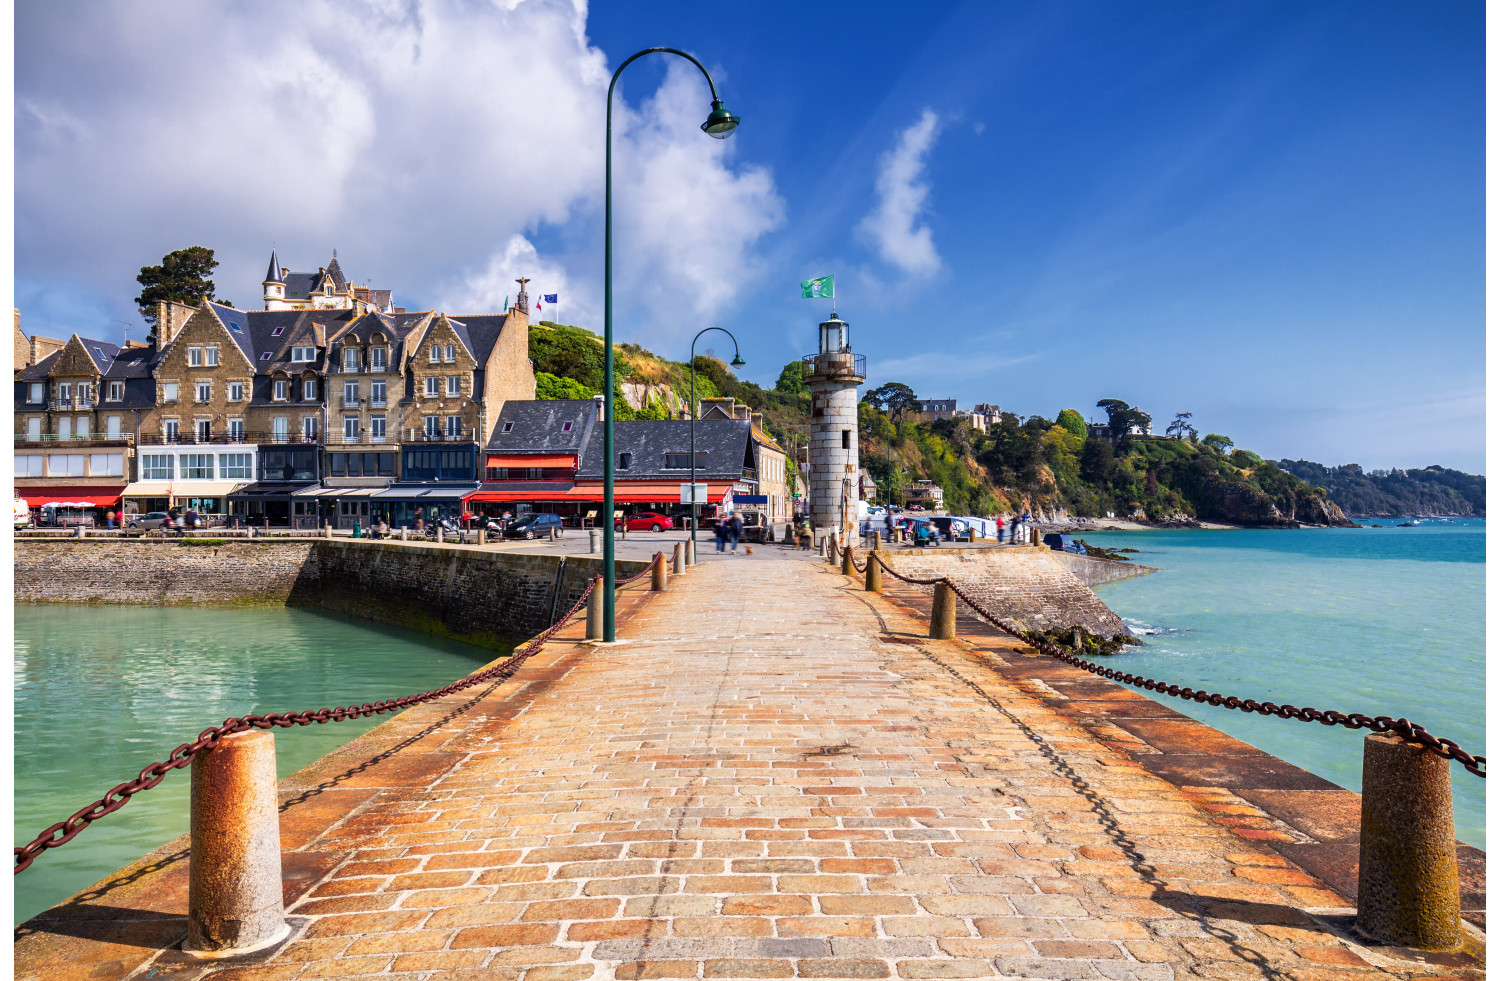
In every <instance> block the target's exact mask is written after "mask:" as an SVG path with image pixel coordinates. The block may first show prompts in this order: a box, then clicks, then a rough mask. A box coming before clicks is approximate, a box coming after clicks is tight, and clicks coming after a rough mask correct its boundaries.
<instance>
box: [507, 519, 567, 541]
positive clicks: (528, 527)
mask: <svg viewBox="0 0 1500 981" xmlns="http://www.w3.org/2000/svg"><path fill="white" fill-rule="evenodd" d="M562 526H563V523H562V519H561V518H559V517H558V516H557V515H555V514H528V515H525V516H523V517H520V518H517V519H516V520H515V521H512V522H511V523H510V527H508V528H506V529H505V537H506V538H540V537H541V536H543V535H546V534H549V533H551V531H552V529H553V528H556V529H557V531H558V534H562Z"/></svg>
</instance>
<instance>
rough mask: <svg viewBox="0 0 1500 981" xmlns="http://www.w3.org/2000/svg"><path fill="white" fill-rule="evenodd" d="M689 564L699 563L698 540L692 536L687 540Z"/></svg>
mask: <svg viewBox="0 0 1500 981" xmlns="http://www.w3.org/2000/svg"><path fill="white" fill-rule="evenodd" d="M687 564H688V565H697V564H698V542H697V541H696V540H695V539H692V538H689V539H688V540H687Z"/></svg>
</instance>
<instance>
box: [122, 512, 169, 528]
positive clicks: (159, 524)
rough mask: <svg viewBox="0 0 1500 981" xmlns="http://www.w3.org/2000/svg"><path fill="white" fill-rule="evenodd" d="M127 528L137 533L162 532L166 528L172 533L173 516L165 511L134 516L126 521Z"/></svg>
mask: <svg viewBox="0 0 1500 981" xmlns="http://www.w3.org/2000/svg"><path fill="white" fill-rule="evenodd" d="M125 527H126V528H130V529H133V530H136V531H160V530H161V529H162V528H163V527H165V528H166V529H167V530H168V531H170V530H171V528H172V516H171V515H170V514H168V513H167V512H165V511H147V512H146V513H145V514H133V515H131V516H130V517H128V518H126V519H125Z"/></svg>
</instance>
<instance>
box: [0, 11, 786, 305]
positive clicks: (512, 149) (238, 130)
mask: <svg viewBox="0 0 1500 981" xmlns="http://www.w3.org/2000/svg"><path fill="white" fill-rule="evenodd" d="M586 12H587V7H586V4H584V3H583V2H581V0H579V2H568V0H507V2H495V3H481V2H478V0H411V2H395V0H365V2H350V0H343V2H335V0H308V2H304V3H296V4H292V3H261V4H240V5H228V6H224V5H212V6H209V7H204V6H197V5H187V6H183V5H181V4H177V3H171V2H166V0H154V2H152V0H140V2H129V3H126V2H123V0H121V2H117V3H111V4H88V5H81V6H76V7H75V6H70V5H69V4H67V3H55V4H34V5H27V6H26V7H24V8H22V9H21V10H18V12H17V29H16V34H17V66H16V74H17V85H16V96H17V106H18V112H17V120H16V124H17V125H16V130H17V132H16V236H17V259H18V268H17V275H18V277H19V278H20V279H22V280H30V281H43V280H49V281H51V280H56V279H58V278H61V277H64V276H66V277H73V278H75V279H76V281H77V283H78V285H79V286H80V288H82V289H85V290H92V291H95V292H97V293H99V294H103V295H106V296H108V297H110V298H111V300H112V301H115V300H118V302H119V305H120V306H119V310H120V316H122V317H123V316H129V315H130V314H129V313H128V311H129V310H130V309H131V307H132V306H133V304H131V303H130V301H129V298H130V297H132V296H134V295H135V293H136V292H138V287H137V286H136V284H135V282H134V277H135V273H136V272H137V270H138V269H139V267H140V266H142V265H144V264H147V263H154V262H158V261H160V257H161V256H162V255H163V254H164V253H165V252H167V251H170V250H171V249H177V248H183V247H185V246H188V245H199V244H201V245H207V246H209V247H212V248H214V249H215V250H216V254H217V257H218V258H219V260H220V262H221V266H220V268H219V269H218V270H216V273H215V277H214V278H215V283H216V285H217V286H218V288H219V289H218V291H219V292H220V293H221V294H223V295H225V296H228V297H229V298H231V299H232V300H235V301H236V302H238V303H240V304H241V305H242V306H256V305H258V298H259V289H260V285H259V284H260V279H261V276H262V275H263V272H264V269H265V262H266V257H267V255H268V254H269V251H270V247H271V244H272V243H273V242H274V243H275V244H276V246H277V249H278V252H279V254H280V257H281V259H282V261H283V264H285V265H288V266H291V267H293V268H294V269H297V270H309V269H313V268H316V267H317V266H318V265H321V264H324V263H326V262H327V260H328V255H329V252H330V251H331V250H332V249H333V248H338V250H339V261H340V264H341V265H342V266H343V267H344V270H345V272H346V273H347V274H348V275H350V276H351V277H353V278H355V279H356V280H361V281H369V282H370V283H371V284H372V285H374V286H377V287H382V288H390V289H393V290H394V291H395V296H396V302H397V303H398V304H402V305H407V306H411V305H422V306H428V305H432V304H433V303H435V302H438V301H441V302H443V303H445V304H446V303H448V302H454V303H458V302H459V301H465V302H466V303H467V302H478V301H479V300H481V299H490V300H494V301H495V302H497V303H498V302H500V301H503V299H504V295H505V292H507V291H508V292H511V293H513V292H514V283H505V282H503V281H501V279H500V278H499V277H502V276H503V277H504V278H508V279H513V278H514V277H515V276H516V275H520V274H522V273H525V274H527V275H530V276H534V277H535V278H536V279H537V280H538V282H539V283H540V281H541V280H543V279H547V278H549V277H550V278H552V279H553V281H554V282H553V283H552V284H551V285H549V286H548V287H547V288H546V292H562V291H563V290H564V289H566V290H567V293H568V295H567V296H566V297H565V298H564V303H565V306H564V315H565V316H566V317H567V319H569V320H575V321H577V322H580V323H585V324H586V325H588V326H593V327H597V326H598V323H597V321H596V322H593V323H587V321H586V320H585V318H586V317H594V318H597V317H598V315H599V310H600V308H601V305H602V304H601V303H600V298H601V295H602V294H601V290H602V261H601V259H602V256H601V254H600V251H601V248H602V242H600V241H599V233H600V230H601V229H600V226H601V225H602V215H601V210H602V204H603V178H604V161H603V150H604V147H603V143H604V95H605V89H606V87H607V85H608V81H609V70H610V69H609V67H608V66H607V65H606V60H605V56H604V53H603V52H602V51H600V50H599V49H598V48H595V47H593V46H592V45H590V43H589V40H588V37H587V34H586V32H585V26H586ZM642 94H643V95H647V96H648V98H647V101H646V102H645V103H644V104H643V105H642V106H641V108H640V111H639V114H638V115H637V114H636V113H633V112H631V111H630V109H629V108H628V107H626V106H624V104H623V102H622V100H621V99H620V93H619V92H617V93H616V130H615V136H616V156H615V160H616V166H617V171H616V185H615V190H616V204H617V209H618V210H617V212H616V224H615V230H616V243H617V246H626V243H627V242H628V243H629V244H628V248H627V249H626V250H625V251H622V250H621V249H620V248H618V247H617V251H616V280H615V296H616V304H617V306H616V309H617V310H619V311H623V310H624V309H628V308H630V307H631V306H632V303H633V302H634V301H640V302H641V303H642V305H643V306H644V305H646V304H647V302H648V301H649V304H650V306H649V307H648V309H653V310H655V309H662V310H665V309H667V308H668V307H667V303H666V302H665V301H666V300H668V299H670V301H671V303H670V310H671V311H672V312H673V313H676V312H679V311H681V310H683V309H684V303H685V302H687V303H688V305H687V307H686V309H688V310H689V311H690V312H692V313H693V314H694V315H695V316H697V317H700V318H701V317H704V316H712V315H713V313H714V312H716V311H718V310H722V309H724V307H725V306H726V304H728V303H729V302H731V301H732V300H733V299H734V298H735V297H736V296H738V295H740V290H741V289H742V287H743V285H744V283H745V281H746V275H747V273H746V271H747V270H749V271H751V272H752V273H753V271H754V270H755V269H756V267H757V257H756V253H755V244H756V242H757V240H758V239H759V238H760V236H762V235H763V234H765V232H766V231H767V230H768V229H770V228H772V227H774V226H775V225H776V224H777V223H779V222H780V220H781V207H782V206H781V200H780V198H779V197H778V196H777V194H776V192H775V187H774V182H773V181H772V179H771V177H770V175H769V174H768V173H767V172H765V171H764V170H762V169H758V168H753V167H751V168H740V169H735V168H732V167H731V165H730V163H729V155H730V153H731V150H730V149H729V148H727V147H725V146H724V145H723V144H720V143H718V142H717V141H714V140H710V139H709V138H707V137H706V136H704V135H703V134H702V133H701V132H699V131H698V128H697V124H698V123H699V122H701V121H702V117H703V115H705V114H706V112H707V108H708V93H707V89H706V86H705V85H704V83H703V81H702V79H701V77H699V78H694V77H692V76H689V75H687V74H686V73H678V72H675V71H674V72H672V73H670V74H669V75H668V77H667V80H666V81H665V82H664V83H663V85H662V87H661V89H660V90H658V91H657V92H656V93H655V94H654V96H651V95H650V94H649V93H642ZM622 109H623V112H622ZM694 117H696V118H694ZM622 119H623V125H622ZM622 178H623V180H622ZM543 226H552V227H554V228H557V229H560V230H561V233H562V234H561V236H550V238H558V237H562V238H565V239H567V240H569V241H572V242H575V243H577V244H575V245H573V246H570V247H568V248H569V249H571V251H570V252H568V253H567V254H558V255H538V254H536V248H535V243H538V242H542V241H545V240H548V239H549V237H548V236H545V235H541V234H539V233H540V231H541V229H542V228H543ZM518 241H519V242H521V243H524V245H518V244H517V243H518ZM528 250H530V251H529V252H528ZM518 266H524V267H525V268H518ZM552 286H556V287H557V288H556V289H554V288H552ZM497 289H498V290H499V295H498V296H496V295H495V294H496V290H497ZM532 292H533V293H536V292H537V290H536V289H535V287H533V288H532ZM684 297H687V298H690V301H685V300H684V299H683V298H684ZM622 301H623V302H622ZM569 304H570V305H569ZM23 312H24V311H23ZM464 312H468V313H475V312H477V310H475V309H473V308H471V309H468V310H466V311H464ZM91 329H93V328H92V325H91Z"/></svg>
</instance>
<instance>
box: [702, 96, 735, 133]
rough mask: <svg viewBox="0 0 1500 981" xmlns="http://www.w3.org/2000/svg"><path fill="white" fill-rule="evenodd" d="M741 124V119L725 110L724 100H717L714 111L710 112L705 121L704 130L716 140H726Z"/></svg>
mask: <svg viewBox="0 0 1500 981" xmlns="http://www.w3.org/2000/svg"><path fill="white" fill-rule="evenodd" d="M739 124H740V117H738V116H736V115H733V114H732V113H730V111H729V110H728V109H725V108H724V103H723V101H722V100H720V99H715V100H714V104H713V109H712V110H710V111H709V114H708V118H707V119H706V120H704V121H703V126H702V129H703V132H705V133H707V134H708V135H709V136H712V137H713V138H714V139H716V140H725V139H728V138H729V134H730V133H733V132H734V128H735V127H736V126H738V125H739Z"/></svg>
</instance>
